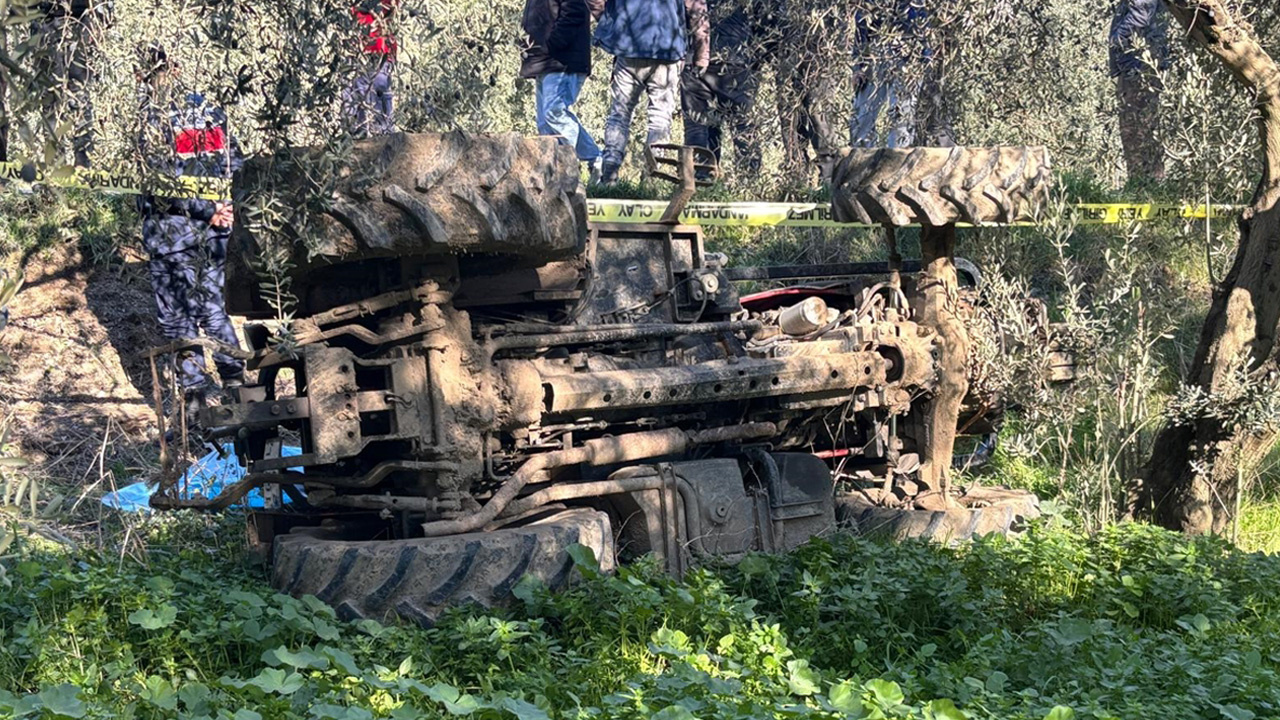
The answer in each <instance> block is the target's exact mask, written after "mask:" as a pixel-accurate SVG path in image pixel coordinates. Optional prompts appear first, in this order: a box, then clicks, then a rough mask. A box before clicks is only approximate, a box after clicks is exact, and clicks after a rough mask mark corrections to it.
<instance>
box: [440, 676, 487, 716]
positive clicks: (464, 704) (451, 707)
mask: <svg viewBox="0 0 1280 720" xmlns="http://www.w3.org/2000/svg"><path fill="white" fill-rule="evenodd" d="M427 697H429V698H431V699H432V700H435V701H436V702H438V703H440V704H442V705H444V709H445V710H447V711H448V712H449V714H450V715H470V714H471V713H473V712H475V711H476V710H479V709H480V703H479V702H478V701H477V700H476V699H475V698H474V697H472V696H470V695H466V694H463V692H462V691H461V690H459V689H458V688H456V687H454V686H452V685H446V684H444V683H436V684H435V685H432V686H431V687H429V688H427Z"/></svg>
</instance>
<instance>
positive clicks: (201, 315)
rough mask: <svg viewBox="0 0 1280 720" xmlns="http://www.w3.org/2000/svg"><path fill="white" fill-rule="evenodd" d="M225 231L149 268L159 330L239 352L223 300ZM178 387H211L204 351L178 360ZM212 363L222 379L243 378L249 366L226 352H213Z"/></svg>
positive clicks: (159, 259) (155, 259)
mask: <svg viewBox="0 0 1280 720" xmlns="http://www.w3.org/2000/svg"><path fill="white" fill-rule="evenodd" d="M227 240H228V233H227V232H226V231H225V230H209V231H208V242H207V243H206V244H205V245H203V246H197V247H192V248H187V249H184V250H179V251H177V252H172V253H167V254H164V255H153V256H151V261H150V263H149V269H150V271H151V288H152V290H153V291H154V292H155V296H156V317H157V319H158V320H159V322H160V330H161V332H163V333H164V336H165V337H166V338H168V339H170V340H189V339H194V338H196V337H199V335H200V332H201V331H203V332H204V334H205V336H206V337H209V338H212V339H214V340H218V341H220V342H222V343H225V344H227V345H230V346H232V347H239V346H240V341H239V340H238V339H237V338H236V332H235V328H233V327H232V325H231V318H230V317H228V316H227V310H226V300H225V298H224V293H225V289H224V286H225V284H226V277H227ZM176 362H177V372H178V379H179V383H180V384H181V386H182V387H183V388H184V389H192V388H196V387H200V386H202V385H204V384H206V383H207V382H208V376H207V375H206V374H205V370H204V352H203V351H201V350H197V351H192V352H186V353H182V354H180V355H179V357H178V358H177V361H176ZM213 362H214V364H215V365H216V366H217V368H218V375H219V376H221V377H222V379H223V380H227V379H231V378H238V377H240V376H241V375H243V374H244V363H242V362H241V361H239V360H237V359H235V358H233V357H231V356H230V355H227V354H226V353H222V352H215V353H213Z"/></svg>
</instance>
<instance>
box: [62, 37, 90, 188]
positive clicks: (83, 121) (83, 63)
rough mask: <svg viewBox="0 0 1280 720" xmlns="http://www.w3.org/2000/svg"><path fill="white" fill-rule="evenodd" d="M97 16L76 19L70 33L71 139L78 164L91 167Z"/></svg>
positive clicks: (68, 95)
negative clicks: (94, 23) (93, 58)
mask: <svg viewBox="0 0 1280 720" xmlns="http://www.w3.org/2000/svg"><path fill="white" fill-rule="evenodd" d="M93 17H94V16H93V14H92V13H89V14H87V15H86V16H85V18H84V19H83V20H76V21H72V22H71V31H70V32H69V34H68V41H69V42H70V43H71V47H70V48H69V49H68V53H67V55H68V58H67V111H68V112H69V113H70V115H71V120H72V127H73V133H74V135H73V137H72V138H71V142H72V147H73V149H74V151H75V164H76V166H78V167H89V166H90V155H91V154H92V153H93V140H94V138H93V98H92V95H91V94H90V92H89V85H90V83H91V82H92V81H93V77H92V74H91V69H90V66H89V63H90V58H91V55H92V53H93V50H94V47H95V42H96V38H95V36H94V33H95V31H96V28H95V27H94V26H93V25H92V24H91V23H92V22H93Z"/></svg>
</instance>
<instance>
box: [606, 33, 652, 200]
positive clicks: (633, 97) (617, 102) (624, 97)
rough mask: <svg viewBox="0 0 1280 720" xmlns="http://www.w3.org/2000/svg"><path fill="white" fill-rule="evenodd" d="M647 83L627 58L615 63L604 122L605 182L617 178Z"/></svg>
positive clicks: (617, 60)
mask: <svg viewBox="0 0 1280 720" xmlns="http://www.w3.org/2000/svg"><path fill="white" fill-rule="evenodd" d="M643 89H644V86H643V85H642V84H641V83H640V81H639V78H638V77H637V75H636V68H635V67H633V65H632V64H631V62H630V61H628V60H627V59H626V58H616V59H615V60H614V62H613V76H612V77H611V78H610V80H609V92H610V94H611V95H612V96H613V101H612V104H611V105H610V106H609V117H608V119H607V120H606V121H605V125H604V170H603V172H602V174H601V180H602V181H603V182H606V183H607V182H611V181H613V180H616V179H617V175H618V169H619V168H621V167H622V160H623V159H624V158H625V157H626V154H627V141H628V140H630V138H631V115H632V113H634V112H635V109H636V103H638V102H640V93H641V91H642V90H643Z"/></svg>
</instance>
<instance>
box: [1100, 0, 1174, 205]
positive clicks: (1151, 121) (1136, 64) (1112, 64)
mask: <svg viewBox="0 0 1280 720" xmlns="http://www.w3.org/2000/svg"><path fill="white" fill-rule="evenodd" d="M1160 5H1161V0H1120V2H1119V4H1118V5H1117V6H1116V12H1115V15H1114V16H1112V19H1111V34H1110V38H1109V47H1108V49H1109V53H1108V55H1109V58H1108V66H1109V69H1110V71H1111V77H1113V78H1115V79H1116V99H1117V101H1118V104H1119V114H1120V144H1121V146H1122V147H1123V149H1124V162H1125V165H1126V166H1127V167H1128V170H1129V176H1130V177H1147V178H1151V179H1153V180H1163V179H1164V177H1165V169H1164V148H1163V147H1161V145H1160V142H1159V141H1158V140H1157V139H1156V136H1155V132H1154V129H1155V126H1156V123H1155V117H1154V116H1155V113H1156V110H1158V109H1159V106H1160V87H1159V78H1157V77H1156V76H1155V73H1153V72H1151V68H1150V67H1148V66H1147V64H1146V63H1145V62H1143V59H1142V51H1141V48H1140V47H1139V46H1138V40H1139V39H1142V40H1144V41H1145V42H1146V46H1147V50H1149V51H1150V52H1151V55H1152V57H1153V58H1155V61H1156V63H1157V66H1158V67H1160V68H1163V67H1165V66H1166V64H1167V63H1168V59H1169V52H1168V43H1167V38H1166V36H1165V28H1164V23H1163V22H1161V21H1160V18H1159V14H1160Z"/></svg>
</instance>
